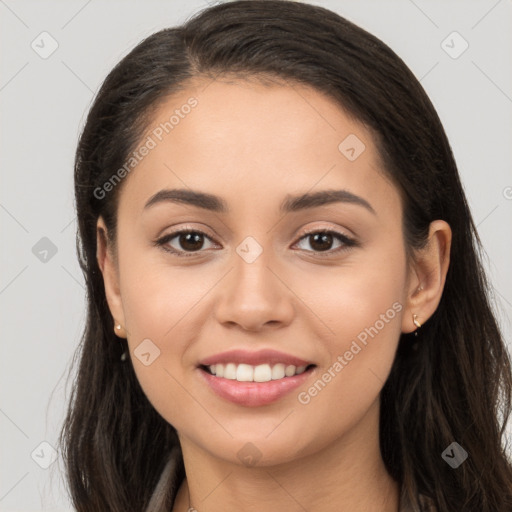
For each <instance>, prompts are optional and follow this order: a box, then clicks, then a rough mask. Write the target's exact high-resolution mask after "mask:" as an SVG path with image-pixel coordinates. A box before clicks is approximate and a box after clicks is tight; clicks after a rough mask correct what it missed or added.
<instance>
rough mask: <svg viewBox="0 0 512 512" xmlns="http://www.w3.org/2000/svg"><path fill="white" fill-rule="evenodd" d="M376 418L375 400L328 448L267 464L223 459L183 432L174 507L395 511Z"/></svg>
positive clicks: (214, 511) (177, 510)
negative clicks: (183, 477) (182, 472)
mask: <svg viewBox="0 0 512 512" xmlns="http://www.w3.org/2000/svg"><path fill="white" fill-rule="evenodd" d="M378 419H379V407H378V402H377V403H376V404H375V405H374V406H372V408H371V409H370V410H369V411H368V414H367V415H366V416H365V417H364V418H363V420H361V422H359V423H358V425H357V426H355V427H354V428H352V430H351V431H349V432H346V433H344V435H343V436H342V437H341V438H339V439H337V440H336V441H335V442H334V443H331V444H329V445H328V446H326V447H325V448H324V449H322V450H320V451H317V452H315V453H313V454H311V455H307V456H303V457H300V458H296V459H294V460H293V461H291V462H287V463H283V464H276V465H273V466H265V467H258V466H253V467H245V466H241V465H240V464H234V463H232V462H229V461H225V460H219V459H218V458H216V457H213V456H212V455H211V454H209V453H208V452H206V451H204V450H203V449H201V448H200V447H198V446H197V445H194V444H193V443H191V442H190V440H188V439H186V438H181V443H182V451H183V458H184V463H185V470H186V474H187V479H186V480H184V482H183V484H182V485H181V487H180V489H179V492H178V494H177V497H176V500H175V506H174V508H173V512H186V511H188V510H191V511H194V510H197V512H220V511H222V512H230V511H237V512H238V511H240V510H244V511H249V512H252V511H254V512H256V511H258V512H267V511H268V512H270V511H274V510H290V511H292V510H293V511H295V510H297V511H304V510H311V511H312V510H322V511H325V512H331V511H332V512H359V511H361V512H362V511H365V512H397V510H398V509H399V488H398V484H397V483H396V482H395V481H394V480H393V479H392V478H391V476H390V475H389V473H388V472H387V471H386V468H385V466H384V462H383V460H382V457H381V453H380V445H379V435H378V432H379V430H378ZM376 426H377V428H376ZM189 497H190V503H189Z"/></svg>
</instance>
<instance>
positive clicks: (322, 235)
mask: <svg viewBox="0 0 512 512" xmlns="http://www.w3.org/2000/svg"><path fill="white" fill-rule="evenodd" d="M336 240H337V241H338V242H339V246H338V247H337V248H336V249H334V250H333V249H332V245H333V242H334V241H336ZM302 241H306V242H308V243H309V245H310V246H311V247H312V248H313V250H312V251H310V250H307V249H306V251H307V252H314V253H315V255H318V256H320V257H324V256H332V255H333V254H337V253H339V252H341V251H346V250H348V249H349V248H350V247H355V246H357V245H358V244H357V242H356V240H354V239H353V238H349V237H348V236H346V235H344V234H343V233H338V232H337V231H332V230H317V231H310V232H309V233H306V234H305V235H304V236H302V237H301V238H300V240H299V242H302ZM318 253H320V254H318ZM321 253H326V254H325V255H324V254H321Z"/></svg>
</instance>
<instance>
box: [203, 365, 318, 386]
mask: <svg viewBox="0 0 512 512" xmlns="http://www.w3.org/2000/svg"><path fill="white" fill-rule="evenodd" d="M315 367H316V365H315V364H308V365H301V366H296V365H293V364H290V365H287V364H284V363H277V364H270V363H264V364H259V365H256V366H253V365H250V364H244V363H240V364H237V363H227V364H213V365H199V368H200V369H201V370H202V371H204V372H206V373H208V374H209V375H211V376H213V377H216V378H219V379H220V378H222V379H228V380H236V381H237V382H260V383H263V382H270V381H274V380H281V379H289V378H291V377H295V376H296V375H301V374H303V373H305V372H309V371H310V370H311V369H313V368H315Z"/></svg>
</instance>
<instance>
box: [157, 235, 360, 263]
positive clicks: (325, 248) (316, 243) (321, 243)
mask: <svg viewBox="0 0 512 512" xmlns="http://www.w3.org/2000/svg"><path fill="white" fill-rule="evenodd" d="M175 239H176V241H175V242H173V241H174V240H175ZM206 240H211V238H210V237H209V236H208V235H207V234H206V233H204V232H203V231H201V230H198V229H182V230H180V231H175V232H174V233H169V234H167V235H165V236H163V237H162V238H160V239H158V240H156V241H155V242H154V244H155V245H157V246H159V247H161V248H162V249H163V250H165V251H167V252H170V253H172V254H174V255H176V256H179V257H190V256H195V253H200V252H201V250H202V249H204V248H205V241H206ZM336 240H337V241H338V243H339V245H338V247H337V248H335V249H334V250H333V249H332V245H333V242H335V241H336ZM304 241H307V242H308V243H309V244H310V246H311V247H312V248H313V250H308V249H303V250H306V252H312V253H314V254H315V256H320V257H325V256H332V255H333V254H337V253H339V252H342V251H346V250H348V249H349V248H351V247H355V246H357V245H358V242H357V241H356V240H354V239H352V238H350V237H348V236H346V235H344V234H343V233H338V232H337V231H332V230H317V231H310V232H308V233H306V234H304V235H303V236H302V237H301V238H300V239H299V242H297V244H295V245H298V244H299V243H301V242H304ZM171 242H173V243H174V245H173V243H171ZM210 243H211V242H210ZM176 245H178V247H176ZM212 245H215V244H212ZM206 248H208V247H206ZM210 248H211V246H210ZM322 253H326V254H322Z"/></svg>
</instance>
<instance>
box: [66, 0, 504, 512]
mask: <svg viewBox="0 0 512 512" xmlns="http://www.w3.org/2000/svg"><path fill="white" fill-rule="evenodd" d="M75 190H76V202H77V212H78V219H79V233H78V248H79V258H80V263H81V266H82V269H83V272H84V275H85V278H86V282H87V290H88V320H87V326H86V330H85V333H84V337H83V344H82V347H81V353H80V363H79V369H78V376H77V380H76V383H75V387H74V392H73V396H72V400H71V403H70V406H69V411H68V416H67V419H66V422H65V425H64V427H63V430H62V436H61V442H62V445H63V451H64V455H65V460H66V463H67V473H68V481H69V487H70V491H71V496H72V499H73V503H74V506H75V507H76V509H77V510H80V511H93V510H94V511H98V510H109V511H118V510H119V511H128V510H133V511H143V510H148V511H156V510H162V511H164V510H165V511H170V510H172V511H174V512H182V511H185V510H198V511H199V512H203V511H204V512H207V511H217V510H222V511H228V510H258V511H266V510H287V511H294V510H309V511H322V512H323V511H331V510H332V511H345V510H346V511H359V510H361V511H385V512H388V511H389V512H391V511H393V512H396V511H401V512H405V511H417V510H437V511H439V512H444V511H454V510H457V511H479V512H481V511H489V512H491V511H493V512H496V511H506V510H511V509H512V468H511V463H510V461H509V460H508V459H507V455H506V452H505V450H504V448H503V447H502V438H503V432H504V428H505V425H506V421H507V418H508V416H509V413H510V397H511V389H512V378H511V365H510V360H509V356H508V354H507V351H506V347H505V344H504V341H503V339H502V335H501V333H500V331H499V328H498V325H497V322H496V319H495V316H494V314H493V311H492V309H491V307H490V304H489V300H488V297H487V293H488V290H489V285H488V283H487V281H486V277H485V274H484V272H483V269H482V266H481V263H480V259H479V249H480V245H479V244H480V242H479V240H478V236H477V233H476V229H475V226H474V223H473V220H472V217H471V214H470V211H469V209H468V205H467V202H466V199H465V196H464V193H463V190H462V187H461V183H460V180H459V176H458V172H457V168H456V164H455V161H454V158H453V155H452V152H451V149H450V146H449V143H448V140H447V138H446V135H445V133H444V130H443V128H442V125H441V122H440V120H439V118H438V116H437V114H436V112H435V110H434V108H433V106H432V104H431V102H430V101H429V99H428V97H427V96H426V94H425V92H424V90H423V89H422V87H421V86H420V84H419V83H418V81H417V80H416V79H415V77H414V76H413V74H412V73H411V72H410V70H409V69H408V68H407V67H406V66H405V64H404V63H403V62H402V60H401V59H400V58H399V57H397V56H396V55H395V54H394V53H393V51H392V50H391V49H389V48H388V47H387V46H386V45H384V44H383V43H382V42H381V41H379V40H378V39H377V38H375V37H374V36H372V35H371V34H368V33H367V32H365V31H364V30H362V29H361V28H359V27H357V26H355V25H353V24H352V23H350V22H348V21H347V20H345V19H343V18H342V17H340V16H338V15H337V14H335V13H333V12H330V11H328V10H326V9H323V8H320V7H315V6H312V5H308V4H303V3H294V2H288V1H279V0H277V1H276V0H256V1H235V2H230V3H226V4H221V5H217V6H214V7H211V8H209V9H206V10H204V11H203V12H201V13H199V14H198V15H196V16H195V17H194V18H192V19H191V20H189V21H187V22H186V23H185V24H184V25H183V26H181V27H177V28H172V29H166V30H162V31H160V32H157V33H156V34H153V35H152V36H150V37H148V38H147V39H146V40H144V41H142V42H141V43H140V44H139V45H138V46H137V47H136V48H135V49H134V50H133V51H131V52H130V53H129V54H128V55H127V56H126V57H125V58H124V59H123V60H122V61H121V62H120V63H119V64H118V65H117V66H116V67H115V68H114V70H113V71H112V72H111V73H110V74H109V76H108V77H107V79H106V80H105V82H104V84H103V85H102V87H101V90H100V91H99V93H98V95H97V97H96V99H95V102H94V104H93V105H92V108H91V110H90V112H89V115H88V118H87V122H86V125H85V127H84V130H83V133H82V135H81V138H80V141H79V145H78V149H77V155H76V165H75Z"/></svg>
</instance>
